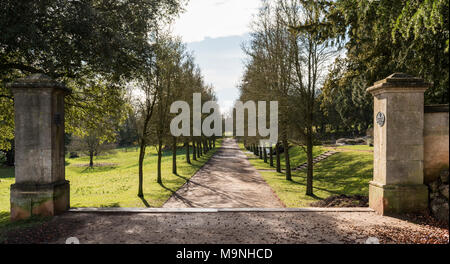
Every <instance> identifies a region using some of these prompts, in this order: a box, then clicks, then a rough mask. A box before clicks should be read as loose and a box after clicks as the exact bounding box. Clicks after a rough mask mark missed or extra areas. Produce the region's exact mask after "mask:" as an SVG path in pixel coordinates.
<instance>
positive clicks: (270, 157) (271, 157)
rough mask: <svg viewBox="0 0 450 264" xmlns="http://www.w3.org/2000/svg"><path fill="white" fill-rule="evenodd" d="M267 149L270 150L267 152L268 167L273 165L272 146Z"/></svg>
mask: <svg viewBox="0 0 450 264" xmlns="http://www.w3.org/2000/svg"><path fill="white" fill-rule="evenodd" d="M269 151H270V153H269V162H270V167H273V148H272V147H270V148H269Z"/></svg>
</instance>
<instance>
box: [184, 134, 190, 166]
mask: <svg viewBox="0 0 450 264" xmlns="http://www.w3.org/2000/svg"><path fill="white" fill-rule="evenodd" d="M184 146H185V147H186V162H187V163H188V164H191V153H190V151H191V150H190V149H189V140H186V143H185V145H184Z"/></svg>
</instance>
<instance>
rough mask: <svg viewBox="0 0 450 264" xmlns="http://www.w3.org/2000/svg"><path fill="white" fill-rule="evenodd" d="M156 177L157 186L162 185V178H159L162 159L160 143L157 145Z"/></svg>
mask: <svg viewBox="0 0 450 264" xmlns="http://www.w3.org/2000/svg"><path fill="white" fill-rule="evenodd" d="M158 144H159V145H158V177H157V182H158V183H159V184H162V177H161V159H162V143H161V142H159V143H158Z"/></svg>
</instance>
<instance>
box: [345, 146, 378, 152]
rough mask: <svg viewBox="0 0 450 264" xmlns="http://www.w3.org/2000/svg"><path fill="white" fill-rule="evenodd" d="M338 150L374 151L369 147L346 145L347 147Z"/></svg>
mask: <svg viewBox="0 0 450 264" xmlns="http://www.w3.org/2000/svg"><path fill="white" fill-rule="evenodd" d="M337 149H338V150H339V149H349V150H365V151H373V147H371V146H369V145H345V146H338V147H337Z"/></svg>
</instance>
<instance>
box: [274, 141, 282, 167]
mask: <svg viewBox="0 0 450 264" xmlns="http://www.w3.org/2000/svg"><path fill="white" fill-rule="evenodd" d="M275 148H276V149H275V155H276V156H277V172H279V173H281V160H280V144H279V143H277V144H276V145H275Z"/></svg>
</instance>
